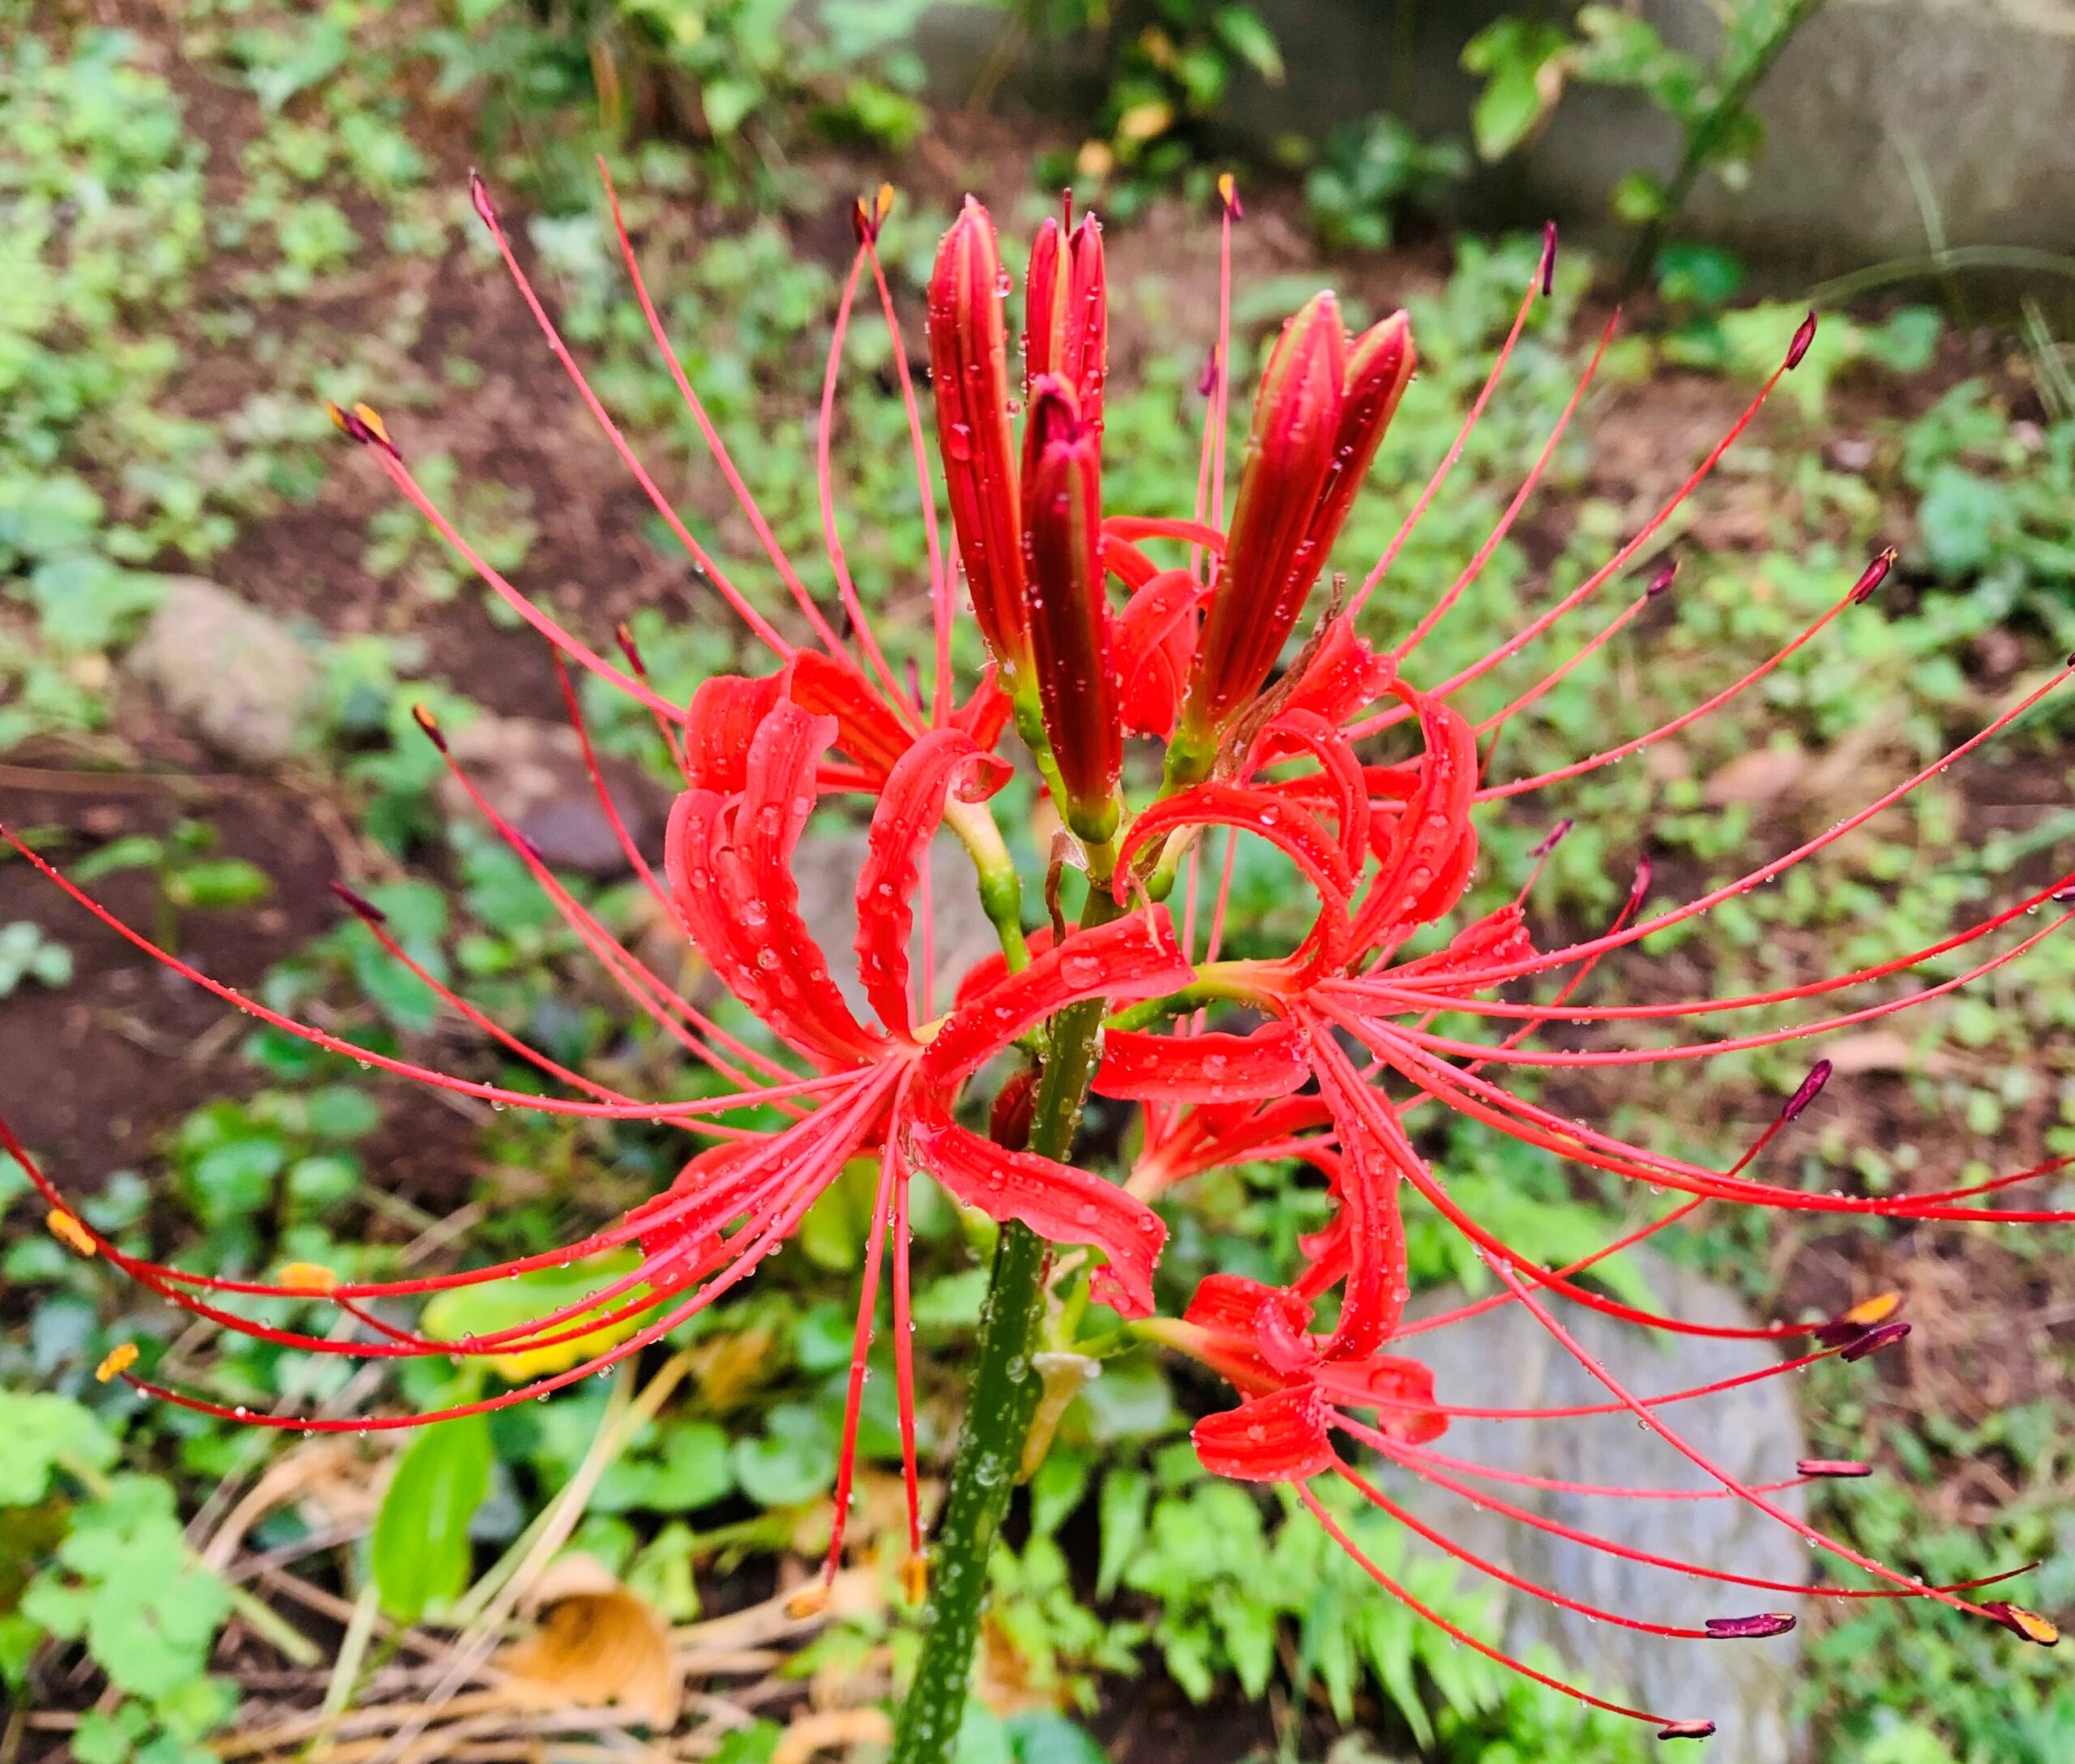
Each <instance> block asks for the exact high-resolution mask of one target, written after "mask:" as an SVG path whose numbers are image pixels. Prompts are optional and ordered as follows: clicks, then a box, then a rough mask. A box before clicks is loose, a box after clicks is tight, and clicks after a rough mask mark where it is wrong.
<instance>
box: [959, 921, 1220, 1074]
mask: <svg viewBox="0 0 2075 1764" xmlns="http://www.w3.org/2000/svg"><path fill="white" fill-rule="evenodd" d="M1194 977H1195V976H1194V971H1193V970H1192V969H1191V968H1190V966H1189V965H1188V963H1187V961H1184V960H1183V958H1182V952H1181V950H1180V948H1179V947H1177V945H1176V944H1175V942H1174V925H1173V923H1172V922H1171V921H1170V919H1169V918H1168V917H1167V914H1166V911H1165V910H1162V909H1157V908H1156V909H1153V910H1149V911H1146V912H1138V913H1128V914H1125V916H1124V917H1123V918H1118V919H1112V920H1111V921H1110V923H1108V924H1106V925H1097V926H1094V927H1090V928H1089V929H1088V930H1086V931H1075V932H1073V933H1072V935H1070V936H1068V937H1067V940H1065V941H1064V942H1063V943H1062V944H1059V945H1058V946H1057V947H1056V948H1050V949H1047V950H1046V952H1045V953H1043V954H1042V955H1041V956H1038V957H1034V958H1033V960H1032V961H1031V964H1030V965H1029V967H1027V968H1025V969H1024V970H1023V971H1022V972H1021V973H1020V974H1007V975H1005V976H1004V977H1003V978H1002V979H1000V980H999V981H997V982H996V983H995V984H994V985H993V986H991V987H988V988H987V989H986V991H982V992H978V993H976V994H974V995H973V996H971V997H969V999H967V1000H966V1002H965V1004H961V1005H960V1007H959V1008H958V1009H956V1010H955V1011H953V1012H952V1013H951V1015H950V1016H949V1017H948V1018H946V1019H945V1021H944V1025H943V1028H942V1029H941V1030H939V1031H938V1032H937V1034H936V1036H935V1039H933V1040H932V1041H931V1043H930V1045H929V1046H928V1047H927V1048H926V1049H925V1050H924V1051H923V1054H922V1075H923V1077H924V1078H925V1079H926V1081H928V1083H929V1085H931V1088H932V1089H933V1090H938V1091H939V1092H943V1093H945V1094H948V1093H949V1092H950V1091H952V1090H954V1089H956V1086H957V1085H959V1084H960V1083H961V1082H963V1081H965V1079H966V1078H967V1077H969V1076H971V1074H972V1073H974V1072H976V1071H978V1069H979V1068H980V1067H981V1066H982V1065H983V1064H985V1063H986V1061H987V1060H990V1059H991V1058H993V1056H994V1055H996V1054H997V1053H999V1052H1000V1051H1001V1050H1002V1049H1003V1048H1004V1047H1008V1045H1009V1043H1012V1042H1013V1041H1014V1040H1015V1039H1016V1038H1017V1037H1018V1036H1019V1035H1020V1034H1023V1033H1024V1032H1025V1030H1029V1029H1032V1028H1034V1027H1035V1026H1036V1025H1038V1024H1039V1023H1041V1022H1042V1021H1044V1020H1045V1019H1046V1017H1050V1015H1051V1014H1052V1013H1054V1012H1055V1011H1059V1010H1063V1009H1064V1008H1066V1007H1067V1005H1069V1004H1074V1003H1075V1002H1076V1001H1077V1000H1081V999H1093V998H1107V999H1110V1000H1115V1002H1117V1003H1119V1004H1127V1003H1129V1002H1131V1001H1132V1000H1137V999H1157V998H1158V997H1160V996H1161V995H1162V994H1163V993H1167V992H1174V991H1179V990H1180V989H1181V988H1182V987H1185V986H1187V984H1188V983H1189V982H1190V981H1191V980H1192V978H1194ZM960 990H961V991H964V989H963V988H961V989H960Z"/></svg>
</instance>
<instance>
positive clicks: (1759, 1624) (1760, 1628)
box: [1707, 1611, 1794, 1642]
mask: <svg viewBox="0 0 2075 1764" xmlns="http://www.w3.org/2000/svg"><path fill="white" fill-rule="evenodd" d="M1793 1627H1794V1619H1793V1618H1792V1617H1790V1616H1788V1615H1787V1613H1786V1612H1784V1611H1761V1612H1758V1613H1757V1614H1756V1616H1748V1617H1709V1619H1708V1621H1707V1631H1708V1633H1709V1635H1711V1636H1713V1638H1715V1640H1717V1641H1718V1642H1749V1641H1757V1640H1761V1639H1763V1638H1765V1637H1766V1636H1769V1635H1785V1634H1786V1632H1787V1631H1788V1630H1789V1629H1792V1628H1793Z"/></svg>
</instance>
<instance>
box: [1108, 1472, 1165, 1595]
mask: <svg viewBox="0 0 2075 1764" xmlns="http://www.w3.org/2000/svg"><path fill="white" fill-rule="evenodd" d="M1152 1506H1153V1482H1152V1479H1151V1478H1149V1476H1148V1475H1146V1474H1145V1472H1144V1471H1142V1470H1113V1471H1110V1474H1109V1475H1107V1476H1106V1477H1104V1478H1103V1479H1102V1499H1101V1501H1100V1503H1099V1508H1100V1511H1101V1514H1102V1556H1101V1559H1100V1561H1099V1563H1098V1565H1097V1569H1096V1571H1095V1596H1096V1597H1097V1598H1098V1599H1107V1598H1108V1597H1109V1596H1110V1594H1111V1593H1113V1592H1115V1591H1116V1590H1117V1582H1118V1581H1119V1578H1121V1577H1122V1576H1123V1572H1124V1570H1125V1569H1126V1568H1127V1567H1128V1566H1129V1565H1131V1561H1132V1558H1133V1557H1134V1556H1136V1555H1137V1554H1138V1552H1139V1548H1140V1545H1141V1544H1144V1541H1145V1526H1146V1518H1147V1515H1148V1514H1149V1513H1150V1512H1151V1510H1152Z"/></svg>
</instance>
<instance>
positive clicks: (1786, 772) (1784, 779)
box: [1701, 746, 1808, 808]
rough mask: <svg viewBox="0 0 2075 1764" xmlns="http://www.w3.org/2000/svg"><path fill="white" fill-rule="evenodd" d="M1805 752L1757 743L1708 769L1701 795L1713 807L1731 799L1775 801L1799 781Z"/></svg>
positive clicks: (1723, 806)
mask: <svg viewBox="0 0 2075 1764" xmlns="http://www.w3.org/2000/svg"><path fill="white" fill-rule="evenodd" d="M1807 770H1808V755H1807V754H1806V753H1804V752H1803V751H1802V750H1801V749H1800V748H1799V747H1790V746H1782V747H1756V748H1753V749H1752V751H1750V752H1749V753H1739V755H1738V756H1736V757H1735V759H1734V760H1731V761H1730V762H1729V763H1728V764H1726V765H1721V766H1718V767H1716V768H1715V769H1714V770H1713V772H1711V773H1709V775H1708V781H1707V782H1706V784H1705V785H1704V786H1702V787H1701V795H1702V797H1703V798H1704V799H1705V800H1706V801H1707V803H1709V805H1710V806H1711V807H1715V808H1726V807H1728V806H1729V805H1730V804H1731V803H1769V802H1776V801H1778V799H1780V798H1781V797H1783V796H1785V795H1786V794H1788V793H1789V792H1790V791H1791V790H1793V789H1794V787H1795V785H1797V784H1798V783H1799V782H1800V781H1801V775H1802V773H1803V772H1805V771H1807Z"/></svg>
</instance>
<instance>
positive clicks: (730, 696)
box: [684, 674, 785, 794]
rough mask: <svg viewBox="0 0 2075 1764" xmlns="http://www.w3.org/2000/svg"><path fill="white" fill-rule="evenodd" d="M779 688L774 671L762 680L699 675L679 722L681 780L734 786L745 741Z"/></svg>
mask: <svg viewBox="0 0 2075 1764" xmlns="http://www.w3.org/2000/svg"><path fill="white" fill-rule="evenodd" d="M784 687H785V682H784V680H783V679H782V678H781V676H780V675H778V674H768V675H766V676H765V677H764V679H744V678H743V677H742V675H740V674H716V675H714V676H713V678H712V679H707V680H701V681H700V683H699V690H698V691H695V692H694V693H693V694H692V695H691V709H690V710H689V712H688V713H687V718H686V721H685V730H684V766H685V777H686V781H687V782H688V783H691V784H692V785H694V786H697V787H698V788H700V789H701V790H719V791H721V793H722V794H729V793H731V792H733V791H736V790H740V789H741V788H742V777H743V775H744V774H745V773H747V771H748V769H749V744H750V743H751V741H752V740H754V739H755V736H756V726H757V725H758V724H759V723H760V722H762V721H764V717H766V716H767V715H768V714H769V713H770V709H771V707H772V705H773V704H777V702H778V695H779V694H780V692H781V691H783V690H784Z"/></svg>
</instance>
